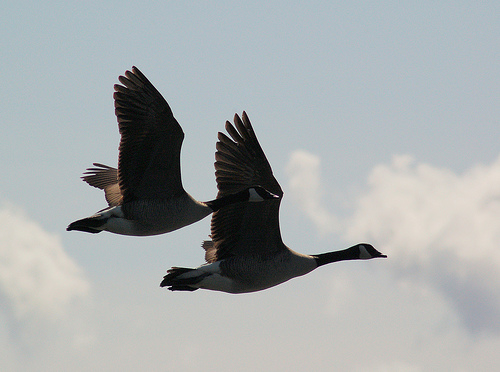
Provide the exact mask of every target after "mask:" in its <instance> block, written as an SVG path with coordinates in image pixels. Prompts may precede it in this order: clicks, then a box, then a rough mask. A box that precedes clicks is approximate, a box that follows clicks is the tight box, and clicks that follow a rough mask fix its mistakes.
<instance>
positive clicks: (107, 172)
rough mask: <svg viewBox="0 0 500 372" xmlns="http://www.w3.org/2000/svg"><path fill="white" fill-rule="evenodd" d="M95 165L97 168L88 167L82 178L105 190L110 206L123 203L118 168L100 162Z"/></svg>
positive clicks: (91, 184)
mask: <svg viewBox="0 0 500 372" xmlns="http://www.w3.org/2000/svg"><path fill="white" fill-rule="evenodd" d="M93 165H94V167H95V168H87V170H86V171H85V173H83V176H82V179H83V180H84V181H85V182H87V183H88V184H89V185H90V186H93V187H97V188H98V189H101V190H104V196H105V197H106V201H107V202H108V205H109V206H110V207H115V206H117V205H121V204H122V202H123V195H122V192H121V190H120V185H119V184H118V169H116V168H113V167H110V166H108V165H104V164H99V163H94V164H93Z"/></svg>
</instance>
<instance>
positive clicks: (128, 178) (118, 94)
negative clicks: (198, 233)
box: [66, 67, 277, 236]
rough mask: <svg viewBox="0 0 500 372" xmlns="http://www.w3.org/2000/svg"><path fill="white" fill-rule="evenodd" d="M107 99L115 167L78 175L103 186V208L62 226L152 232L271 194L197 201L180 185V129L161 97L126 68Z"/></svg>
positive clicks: (253, 190) (258, 190) (250, 190)
mask: <svg viewBox="0 0 500 372" xmlns="http://www.w3.org/2000/svg"><path fill="white" fill-rule="evenodd" d="M119 80H120V82H121V83H122V84H123V85H119V84H116V85H115V86H114V88H115V92H114V95H113V98H114V100H115V114H116V117H117V119H118V127H119V130H120V134H121V140H120V147H119V157H118V169H116V168H113V167H109V166H107V165H103V164H99V163H94V166H95V168H89V169H87V172H85V173H84V176H83V177H82V179H83V180H84V181H86V182H87V183H88V184H89V185H91V186H94V187H97V188H99V189H102V190H104V192H105V197H106V201H107V202H108V208H105V209H103V210H101V211H99V212H97V213H96V214H94V215H93V216H91V217H88V218H84V219H81V220H78V221H75V222H72V223H71V224H70V225H69V226H68V227H67V229H66V230H68V231H71V230H78V231H84V232H89V233H99V232H101V231H109V232H113V233H116V234H123V235H136V236H145V235H156V234H163V233H167V232H170V231H173V230H176V229H179V228H181V227H184V226H187V225H190V224H192V223H194V222H196V221H199V220H201V219H202V218H204V217H206V216H208V215H209V214H210V213H212V212H214V211H216V210H218V209H219V208H221V207H222V206H224V205H227V204H231V203H237V202H241V201H262V200H263V199H268V198H276V197H277V196H275V195H272V194H270V193H269V192H267V191H266V190H264V189H263V188H262V187H259V186H255V187H254V185H250V186H249V187H247V188H244V189H240V190H238V192H236V193H231V194H229V193H228V194H226V195H223V196H221V197H219V198H217V199H215V200H211V201H207V202H204V203H203V202H199V201H197V200H195V199H194V198H193V197H192V196H191V195H189V194H188V193H187V192H186V191H185V190H184V188H183V187H182V181H181V170H180V152H181V145H182V140H183V139H184V132H183V131H182V128H181V127H180V125H179V123H178V122H177V120H175V118H174V116H173V114H172V110H171V109H170V107H169V105H168V103H167V101H165V99H164V98H163V97H162V95H161V94H160V93H159V92H158V91H157V90H156V88H155V87H154V86H153V85H152V84H151V83H150V82H149V80H148V79H147V78H146V77H145V76H144V75H143V74H142V73H141V72H140V71H139V69H138V68H137V67H132V71H126V72H125V76H120V77H119Z"/></svg>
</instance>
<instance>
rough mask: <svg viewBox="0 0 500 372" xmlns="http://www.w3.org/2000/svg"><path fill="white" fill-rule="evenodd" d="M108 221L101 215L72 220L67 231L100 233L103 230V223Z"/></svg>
mask: <svg viewBox="0 0 500 372" xmlns="http://www.w3.org/2000/svg"><path fill="white" fill-rule="evenodd" d="M105 223H106V219H105V218H102V217H101V216H92V217H87V218H82V219H81V220H78V221H75V222H71V223H70V224H69V225H68V227H67V228H66V231H72V230H76V231H83V232H88V233H91V234H97V233H100V232H101V231H102V230H103V225H104V224H105Z"/></svg>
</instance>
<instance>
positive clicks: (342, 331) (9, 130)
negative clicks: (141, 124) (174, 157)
mask: <svg viewBox="0 0 500 372" xmlns="http://www.w3.org/2000/svg"><path fill="white" fill-rule="evenodd" d="M2 8H3V9H2V12H1V15H0V33H1V35H2V37H1V38H0V66H1V70H0V71H1V72H0V76H1V81H2V83H1V84H0V112H1V113H2V125H1V128H2V136H1V140H0V141H1V146H0V165H1V169H2V176H1V178H0V370H2V371H21V370H22V371H57V370H60V371H64V370H68V369H70V368H71V370H73V371H88V370H91V369H92V370H95V369H99V370H107V371H136V370H157V371H173V370H181V371H199V370H200V369H201V368H203V369H205V370H218V371H234V370H239V371H256V370H261V371H265V370H269V371H271V370H272V371H290V370H306V369H307V370H315V371H331V370H332V369H337V370H341V371H354V372H357V371H375V372H379V371H380V372H382V371H384V372H385V371H389V372H393V371H398V372H399V371H409V372H416V371H429V370H441V371H448V370H454V371H475V372H476V371H491V370H494V369H499V368H500V355H499V353H498V350H500V322H499V319H500V279H499V278H498V272H499V270H500V250H499V249H498V248H499V242H500V218H499V216H500V146H499V145H498V143H499V140H500V122H499V117H500V105H499V104H498V103H499V102H500V74H499V72H500V68H499V67H500V66H499V59H498V56H499V55H500V50H499V48H500V21H499V18H498V15H499V14H500V5H499V4H498V2H496V1H483V2H473V1H440V2H434V1H419V2H415V1H408V2H397V1H380V2H376V3H374V2H369V1H359V2H343V1H342V2H340V1H265V2H264V1H254V2H251V3H250V2H240V1H217V2H215V1H202V2H174V1H144V2H142V3H140V4H138V3H137V2H131V1H120V2H118V1H89V2H75V1H66V2H55V1H45V2H38V1H23V0H18V1H7V2H6V3H5V4H4V5H3V7H2ZM132 66H137V67H139V69H141V71H142V72H143V73H144V74H145V75H146V76H147V77H148V78H149V79H150V80H151V81H152V83H153V84H154V85H155V86H156V88H157V89H158V90H159V91H160V92H161V93H162V94H163V96H164V97H165V99H166V100H167V101H168V102H169V104H170V105H171V108H172V110H173V112H174V115H175V117H176V118H177V120H178V121H179V123H180V124H181V126H182V127H183V130H184V133H185V139H184V144H183V148H182V154H181V166H182V177H183V184H184V187H185V189H186V190H187V191H188V192H189V193H190V194H191V195H193V196H194V197H195V198H197V199H199V200H202V201H203V200H210V199H212V198H214V197H215V195H216V191H217V189H216V183H215V177H214V168H213V162H214V152H215V143H216V140H217V132H218V131H223V130H224V123H225V121H226V120H232V118H233V116H234V114H235V113H240V114H241V112H242V111H243V110H245V111H246V112H247V114H248V116H249V117H250V120H251V121H252V124H253V127H254V129H255V131H256V134H257V136H258V138H259V140H260V143H261V145H262V147H263V149H264V151H265V153H266V155H267V157H268V160H269V161H270V163H271V165H272V167H273V170H274V174H275V176H276V178H277V179H278V181H279V182H280V184H281V186H282V188H283V190H284V192H285V195H284V198H283V201H282V203H281V211H280V224H281V232H282V236H283V240H284V242H285V243H286V244H287V245H288V246H289V247H290V248H292V249H293V250H295V251H298V252H302V253H310V254H314V253H322V252H327V251H332V250H339V249H343V248H345V247H348V246H350V245H353V244H356V243H358V242H369V243H371V244H373V245H374V246H375V247H376V248H377V249H378V250H380V251H381V252H383V253H384V254H387V255H388V258H387V259H385V260H381V259H380V260H379V259H377V260H370V261H352V262H339V263H335V264H331V265H327V266H324V267H321V268H320V269H318V270H316V271H314V272H312V273H310V274H308V275H306V276H304V277H300V278H295V279H292V280H290V281H289V282H286V283H284V284H282V285H279V286H277V287H274V288H271V289H268V290H265V291H262V292H257V293H252V294H243V295H230V294H226V293H218V292H210V291H202V290H199V291H196V292H193V293H179V292H176V293H173V292H170V291H168V290H166V289H165V288H160V287H159V283H160V281H161V279H162V277H163V275H165V273H166V270H167V269H168V268H169V267H171V266H187V267H195V266H198V265H200V264H202V263H203V251H202V249H201V247H200V244H201V242H202V240H204V239H206V238H207V235H208V234H209V232H210V218H209V217H208V218H205V219H204V220H202V221H200V222H198V223H196V224H193V225H190V226H188V227H185V228H183V229H181V230H178V231H175V232H172V233H169V234H165V235H161V236H154V237H126V236H119V235H114V234H109V233H101V234H97V235H93V234H85V233H81V232H66V231H65V228H66V226H67V225H68V224H69V223H70V222H72V221H74V220H76V219H79V218H83V217H86V216H89V215H91V214H93V213H94V212H96V211H98V210H100V209H102V208H104V207H105V206H106V204H105V200H104V197H103V196H104V195H102V193H101V192H100V191H99V190H97V189H94V188H91V187H89V186H88V185H86V184H85V183H84V182H82V181H81V180H80V179H79V177H80V176H81V174H82V172H83V171H84V170H85V169H86V168H87V167H89V166H91V164H92V163H93V162H101V163H104V164H108V165H111V166H116V165H117V157H118V151H117V148H118V143H119V134H118V127H117V123H116V117H115V116H114V108H113V99H112V94H113V84H116V83H118V76H119V75H121V74H123V73H124V72H125V71H126V70H127V69H130V68H131V67H132ZM495 367H496V368H495Z"/></svg>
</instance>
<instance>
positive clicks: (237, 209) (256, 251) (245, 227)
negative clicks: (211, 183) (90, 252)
mask: <svg viewBox="0 0 500 372" xmlns="http://www.w3.org/2000/svg"><path fill="white" fill-rule="evenodd" d="M242 119H243V120H242ZM242 119H240V117H239V116H238V115H235V117H234V124H235V126H233V125H232V124H231V123H230V122H226V130H227V132H228V133H229V135H230V136H231V138H232V140H231V139H230V138H229V137H228V136H226V135H225V134H223V133H220V132H219V134H218V142H217V145H216V148H217V152H216V154H215V158H216V162H215V169H216V179H217V187H218V189H219V192H218V196H219V197H224V196H225V195H229V194H231V193H235V192H238V191H239V190H242V189H245V188H246V187H248V185H251V184H259V185H261V186H262V187H263V188H265V189H266V190H268V191H270V192H271V193H273V194H274V195H277V196H279V199H275V200H266V201H264V202H262V203H239V204H233V205H228V206H224V207H223V208H221V209H219V210H218V211H217V212H215V213H214V214H213V215H212V220H211V235H210V238H211V239H210V240H206V241H204V242H203V243H202V247H203V249H204V250H205V261H206V263H205V264H203V265H201V266H199V267H197V268H194V269H193V268H182V267H172V268H171V269H169V270H168V271H167V275H165V276H164V277H163V281H162V282H161V284H160V286H161V287H168V289H170V290H171V291H195V290H197V289H199V288H202V289H208V290H215V291H222V292H228V293H247V292H255V291H260V290H263V289H267V288H270V287H273V286H276V285H278V284H281V283H283V282H286V281H287V280H289V279H291V278H294V277H297V276H301V275H304V274H307V273H309V272H311V271H312V270H314V269H316V268H318V267H320V266H323V265H326V264H328V263H332V262H337V261H344V260H358V259H371V258H376V257H384V258H385V257H387V256H386V255H383V254H382V253H380V252H379V251H377V250H376V249H375V248H374V247H373V246H372V245H370V244H367V243H360V244H356V245H354V246H352V247H350V248H347V249H344V250H340V251H334V252H329V253H321V254H313V255H306V254H301V253H297V252H295V251H293V250H291V249H290V248H288V247H287V246H286V245H285V244H284V243H283V241H282V239H281V233H280V227H279V207H280V202H281V198H282V196H283V191H282V189H281V187H280V185H279V184H278V182H277V181H276V179H275V178H274V176H273V172H272V169H271V166H270V165H269V162H268V161H267V159H266V156H265V154H264V152H263V150H262V148H261V146H260V144H259V142H258V140H257V137H256V135H255V133H254V131H253V128H252V126H251V124H250V120H249V119H248V116H247V114H246V113H245V112H243V114H242Z"/></svg>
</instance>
